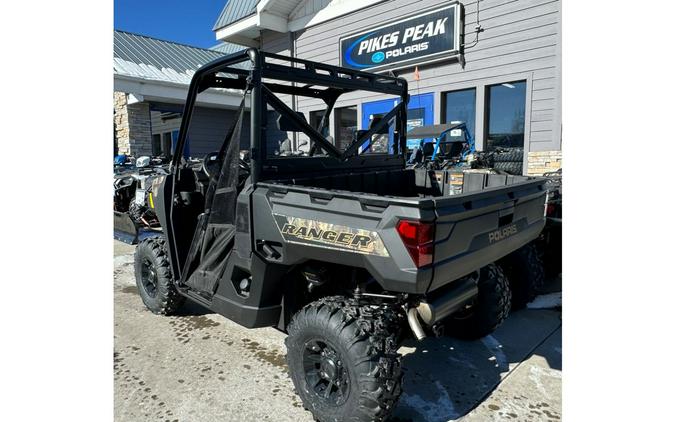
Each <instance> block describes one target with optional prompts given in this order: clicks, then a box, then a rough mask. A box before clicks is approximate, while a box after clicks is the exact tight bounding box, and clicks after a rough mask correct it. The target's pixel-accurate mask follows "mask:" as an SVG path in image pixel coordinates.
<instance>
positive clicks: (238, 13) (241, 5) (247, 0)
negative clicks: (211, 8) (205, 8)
mask: <svg viewBox="0 0 675 422" xmlns="http://www.w3.org/2000/svg"><path fill="white" fill-rule="evenodd" d="M258 1H259V0H228V2H227V4H226V5H225V7H223V11H222V12H220V16H218V20H217V21H216V24H215V25H213V30H214V31H216V30H218V29H220V28H222V27H224V26H227V25H229V24H231V23H233V22H236V21H238V20H240V19H242V18H246V17H248V16H251V15H253V14H255V12H256V5H257V4H258Z"/></svg>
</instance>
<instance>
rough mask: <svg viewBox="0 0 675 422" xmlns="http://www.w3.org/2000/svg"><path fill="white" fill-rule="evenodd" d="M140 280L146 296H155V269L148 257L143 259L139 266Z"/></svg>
mask: <svg viewBox="0 0 675 422" xmlns="http://www.w3.org/2000/svg"><path fill="white" fill-rule="evenodd" d="M141 282H142V283H141V284H142V285H143V290H145V293H147V295H148V296H150V297H155V296H157V271H155V266H154V265H153V264H152V262H150V260H149V259H144V260H143V265H142V266H141Z"/></svg>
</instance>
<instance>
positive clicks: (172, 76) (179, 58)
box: [113, 30, 228, 84]
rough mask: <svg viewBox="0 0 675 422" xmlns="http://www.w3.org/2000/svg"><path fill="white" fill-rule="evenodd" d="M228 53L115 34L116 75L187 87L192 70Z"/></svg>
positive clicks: (137, 35) (125, 33)
mask: <svg viewBox="0 0 675 422" xmlns="http://www.w3.org/2000/svg"><path fill="white" fill-rule="evenodd" d="M226 54H228V53H223V52H221V51H216V50H209V49H206V48H199V47H192V46H189V45H185V44H179V43H176V42H172V41H164V40H158V39H156V38H152V37H148V36H145V35H139V34H132V33H130V32H124V31H117V30H116V31H115V33H114V47H113V69H114V73H115V74H116V75H125V76H131V77H137V78H142V79H150V80H162V81H167V82H177V83H183V84H189V83H190V79H191V78H192V75H193V74H194V72H195V70H197V69H198V68H199V67H201V66H203V65H204V64H206V63H208V62H210V61H212V60H215V59H217V58H219V57H222V56H224V55H226Z"/></svg>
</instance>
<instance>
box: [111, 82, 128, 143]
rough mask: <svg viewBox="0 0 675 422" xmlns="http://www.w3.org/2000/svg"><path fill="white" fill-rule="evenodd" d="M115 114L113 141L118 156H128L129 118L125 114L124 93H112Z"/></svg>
mask: <svg viewBox="0 0 675 422" xmlns="http://www.w3.org/2000/svg"><path fill="white" fill-rule="evenodd" d="M113 99H114V105H115V113H114V117H113V119H114V121H115V141H116V144H117V153H118V154H127V155H129V118H128V114H127V95H126V94H125V93H124V92H118V91H115V92H114V93H113Z"/></svg>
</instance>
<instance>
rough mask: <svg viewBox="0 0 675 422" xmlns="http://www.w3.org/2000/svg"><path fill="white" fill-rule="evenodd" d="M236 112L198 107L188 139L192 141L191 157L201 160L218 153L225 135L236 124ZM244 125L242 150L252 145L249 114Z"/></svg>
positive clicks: (246, 115)
mask: <svg viewBox="0 0 675 422" xmlns="http://www.w3.org/2000/svg"><path fill="white" fill-rule="evenodd" d="M235 113H236V111H235V110H224V109H217V108H206V107H197V108H196V109H195V111H194V114H193V115H192V121H191V122H190V129H189V130H188V138H189V139H190V155H191V156H193V157H196V158H201V157H203V156H204V155H206V154H207V153H209V152H212V151H218V150H219V149H220V147H221V145H222V144H223V140H224V139H225V135H226V134H227V131H228V130H229V129H230V127H231V126H232V125H233V124H234V115H235ZM244 117H245V118H244V122H243V123H242V131H241V133H242V136H241V143H240V148H241V149H248V148H249V145H250V133H251V126H250V119H249V118H248V117H249V114H248V112H247V113H246V114H245V116H244Z"/></svg>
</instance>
